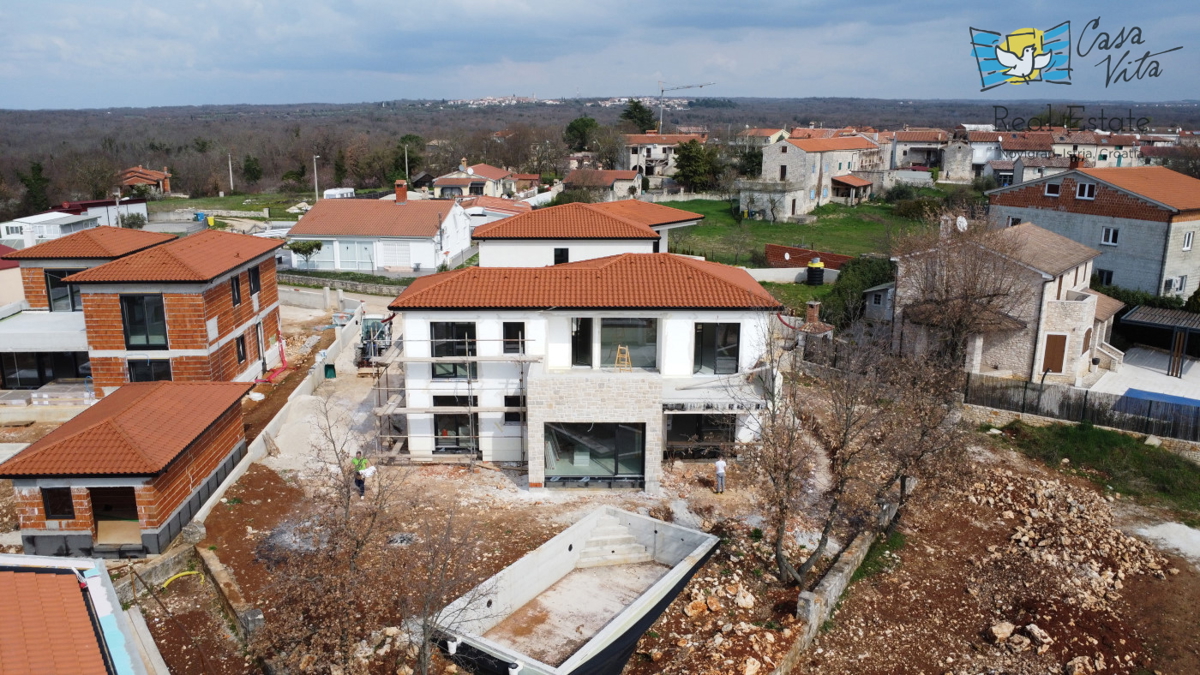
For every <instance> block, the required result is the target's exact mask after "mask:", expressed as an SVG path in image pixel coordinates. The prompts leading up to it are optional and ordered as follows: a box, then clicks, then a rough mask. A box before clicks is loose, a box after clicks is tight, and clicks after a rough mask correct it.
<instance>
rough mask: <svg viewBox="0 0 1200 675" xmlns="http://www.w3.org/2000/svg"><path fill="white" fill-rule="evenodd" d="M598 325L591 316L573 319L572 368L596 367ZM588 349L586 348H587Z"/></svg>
mask: <svg viewBox="0 0 1200 675" xmlns="http://www.w3.org/2000/svg"><path fill="white" fill-rule="evenodd" d="M595 330H596V324H595V322H594V321H593V320H592V317H590V316H575V317H571V367H572V368H593V367H595V363H596V357H595V341H596V338H595ZM585 347H586V348H585Z"/></svg>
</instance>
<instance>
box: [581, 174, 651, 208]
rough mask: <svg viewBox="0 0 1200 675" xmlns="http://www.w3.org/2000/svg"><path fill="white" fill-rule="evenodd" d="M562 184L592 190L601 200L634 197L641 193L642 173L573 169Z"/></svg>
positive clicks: (609, 200) (608, 200) (610, 200)
mask: <svg viewBox="0 0 1200 675" xmlns="http://www.w3.org/2000/svg"><path fill="white" fill-rule="evenodd" d="M563 185H564V186H566V189H568V190H587V191H589V192H593V193H595V195H596V196H597V197H599V200H598V201H602V202H612V201H616V200H618V199H631V198H632V199H636V198H637V197H638V195H640V194H642V175H641V174H639V173H638V172H637V171H618V170H604V169H575V170H574V171H572V172H571V173H569V174H567V177H566V178H565V179H564V180H563Z"/></svg>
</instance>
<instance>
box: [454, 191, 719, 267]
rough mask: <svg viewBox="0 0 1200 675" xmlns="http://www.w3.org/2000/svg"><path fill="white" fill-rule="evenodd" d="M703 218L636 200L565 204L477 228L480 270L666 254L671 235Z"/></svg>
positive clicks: (475, 234) (695, 214) (476, 238)
mask: <svg viewBox="0 0 1200 675" xmlns="http://www.w3.org/2000/svg"><path fill="white" fill-rule="evenodd" d="M703 218H704V216H702V215H701V214H699V213H692V212H691V211H684V210H682V209H675V208H671V207H669V206H663V205H662V204H651V203H649V202H641V201H638V200H636V199H625V200H622V201H619V202H605V203H602V204H579V203H575V204H563V205H562V206H552V207H550V208H545V209H538V210H536V211H531V212H529V213H523V214H520V215H517V216H514V217H512V218H506V219H504V220H501V221H499V222H496V223H492V224H489V225H484V226H481V227H478V228H476V229H475V233H474V235H473V236H474V238H475V241H476V242H478V244H479V266H480V267H546V266H549V265H561V264H563V263H569V262H578V261H581V260H591V259H593V258H602V257H604V256H610V255H618V254H621V253H658V252H660V251H662V252H665V251H666V250H667V233H668V232H669V231H670V230H672V229H675V228H679V227H687V226H689V225H695V224H696V223H698V222H700V220H701V219H703Z"/></svg>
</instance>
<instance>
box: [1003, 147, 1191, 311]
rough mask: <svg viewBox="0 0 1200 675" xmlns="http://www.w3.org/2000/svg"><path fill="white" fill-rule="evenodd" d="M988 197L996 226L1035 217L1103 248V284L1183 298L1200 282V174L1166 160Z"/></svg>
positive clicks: (1074, 173) (1078, 174)
mask: <svg viewBox="0 0 1200 675" xmlns="http://www.w3.org/2000/svg"><path fill="white" fill-rule="evenodd" d="M988 199H989V202H990V218H991V220H992V222H993V224H994V225H997V226H1004V225H1009V224H1012V223H1015V222H1017V223H1024V222H1029V221H1032V222H1035V223H1037V224H1038V225H1040V226H1041V227H1044V228H1046V229H1047V230H1050V231H1051V232H1056V233H1058V234H1060V235H1062V236H1064V237H1067V238H1069V239H1072V240H1074V241H1077V242H1079V243H1081V244H1084V245H1087V246H1094V247H1096V248H1098V249H1100V250H1101V251H1102V252H1103V253H1102V254H1101V255H1100V257H1099V258H1097V260H1096V262H1095V268H1096V269H1095V272H1096V274H1097V275H1098V276H1099V277H1100V283H1102V284H1105V285H1109V284H1111V285H1116V286H1122V287H1124V288H1132V289H1137V290H1141V291H1148V292H1150V293H1156V294H1160V295H1179V296H1183V297H1185V298H1186V297H1188V296H1190V295H1191V294H1192V293H1193V292H1195V290H1196V288H1197V286H1200V248H1197V244H1198V243H1200V242H1197V241H1196V240H1197V238H1200V234H1198V232H1200V180H1197V179H1195V178H1192V177H1190V176H1186V175H1184V174H1181V173H1177V172H1175V171H1172V170H1170V169H1167V168H1165V167H1161V166H1141V167H1123V168H1120V169H1117V168H1103V169H1088V168H1074V169H1068V170H1067V171H1066V172H1064V173H1060V174H1057V175H1053V176H1046V177H1044V178H1039V179H1035V180H1033V181H1029V182H1026V183H1019V184H1015V185H1010V186H1008V187H1003V188H1000V189H997V190H992V191H991V192H989V193H988Z"/></svg>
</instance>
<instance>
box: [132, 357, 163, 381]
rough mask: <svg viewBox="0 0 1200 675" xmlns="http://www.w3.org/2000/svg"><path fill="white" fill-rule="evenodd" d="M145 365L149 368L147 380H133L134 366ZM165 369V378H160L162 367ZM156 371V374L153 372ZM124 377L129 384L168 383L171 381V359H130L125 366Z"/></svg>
mask: <svg viewBox="0 0 1200 675" xmlns="http://www.w3.org/2000/svg"><path fill="white" fill-rule="evenodd" d="M141 365H145V366H147V367H148V368H149V375H150V377H149V378H135V377H134V375H133V369H134V366H141ZM164 365H165V367H166V377H160V376H161V375H162V374H163V372H162V367H163V366H164ZM156 370H157V371H158V372H157V373H156V372H155V371H156ZM125 372H126V375H127V376H128V377H129V381H130V382H164V381H165V382H170V381H171V359H130V360H129V362H128V363H127V364H126V365H125Z"/></svg>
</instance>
